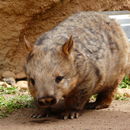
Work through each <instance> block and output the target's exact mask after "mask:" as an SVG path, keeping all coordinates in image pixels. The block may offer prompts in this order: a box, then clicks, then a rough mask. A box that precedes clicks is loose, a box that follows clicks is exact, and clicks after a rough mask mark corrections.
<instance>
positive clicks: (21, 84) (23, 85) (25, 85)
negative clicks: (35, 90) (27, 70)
mask: <svg viewBox="0 0 130 130" xmlns="http://www.w3.org/2000/svg"><path fill="white" fill-rule="evenodd" d="M16 86H18V88H19V90H20V91H26V90H28V83H27V81H24V80H23V81H18V82H17V83H16Z"/></svg>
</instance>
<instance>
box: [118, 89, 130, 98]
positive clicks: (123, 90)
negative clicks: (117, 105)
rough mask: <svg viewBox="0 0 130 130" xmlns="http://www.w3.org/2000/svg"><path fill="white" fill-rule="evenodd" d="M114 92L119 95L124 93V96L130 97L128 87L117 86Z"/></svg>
mask: <svg viewBox="0 0 130 130" xmlns="http://www.w3.org/2000/svg"><path fill="white" fill-rule="evenodd" d="M116 94H118V95H119V96H123V95H125V96H126V97H130V89H128V88H118V89H117V92H116Z"/></svg>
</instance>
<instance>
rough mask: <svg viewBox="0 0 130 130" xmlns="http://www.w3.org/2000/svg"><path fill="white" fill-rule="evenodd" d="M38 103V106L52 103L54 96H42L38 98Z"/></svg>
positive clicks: (54, 102) (54, 99)
mask: <svg viewBox="0 0 130 130" xmlns="http://www.w3.org/2000/svg"><path fill="white" fill-rule="evenodd" d="M38 104H39V105H40V106H47V105H54V104H56V98H55V97H42V98H39V99H38Z"/></svg>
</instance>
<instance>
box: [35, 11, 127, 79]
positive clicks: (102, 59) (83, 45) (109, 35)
mask: <svg viewBox="0 0 130 130" xmlns="http://www.w3.org/2000/svg"><path fill="white" fill-rule="evenodd" d="M70 36H72V37H73V41H74V49H75V50H78V51H79V52H80V53H82V54H83V55H85V56H86V57H89V59H90V60H91V62H93V64H95V65H96V66H97V67H98V68H99V69H101V70H100V71H101V72H103V73H104V74H107V77H109V76H110V75H111V73H113V76H117V71H119V69H120V68H122V67H123V68H125V66H126V64H127V62H128V61H127V58H128V48H129V47H128V41H127V38H126V36H125V35H124V32H123V31H122V29H121V27H120V26H119V25H118V24H117V22H115V20H113V19H110V18H109V17H108V16H106V15H103V14H99V13H96V12H80V13H77V14H75V15H72V16H70V17H69V18H68V19H66V20H65V21H63V22H61V23H60V24H59V25H58V26H56V27H55V28H54V29H53V30H51V31H49V32H46V33H45V34H44V35H43V36H41V37H40V38H39V40H37V42H36V45H42V43H44V45H43V47H47V48H49V49H51V48H56V47H57V46H61V45H63V44H64V43H65V41H66V40H67V39H68V38H69V37H70ZM113 71H115V73H114V72H113Z"/></svg>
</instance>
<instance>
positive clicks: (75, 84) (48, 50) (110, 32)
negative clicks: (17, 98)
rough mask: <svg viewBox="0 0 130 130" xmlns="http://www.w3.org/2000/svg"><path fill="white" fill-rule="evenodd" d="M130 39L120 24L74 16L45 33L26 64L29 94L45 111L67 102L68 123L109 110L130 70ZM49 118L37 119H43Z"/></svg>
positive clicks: (91, 15)
mask: <svg viewBox="0 0 130 130" xmlns="http://www.w3.org/2000/svg"><path fill="white" fill-rule="evenodd" d="M128 44H129V43H128V39H127V37H126V36H125V34H124V32H123V31H122V29H121V27H120V26H119V25H118V24H117V23H116V22H115V20H113V19H110V18H108V16H106V15H103V14H99V13H96V12H80V13H77V14H74V15H72V16H70V17H69V18H68V19H66V20H64V21H63V22H61V23H60V24H59V25H58V26H56V27H55V28H54V29H52V30H50V31H48V32H46V33H44V34H43V35H42V36H41V37H40V38H38V40H37V41H36V43H35V45H34V46H33V47H31V45H30V44H29V43H28V42H27V41H26V46H27V48H28V49H29V50H30V53H29V55H28V58H27V63H26V65H25V71H26V74H27V77H28V83H29V90H30V93H31V95H32V96H33V97H34V98H35V99H36V100H37V103H38V105H39V106H40V107H41V108H45V109H48V108H50V107H52V106H54V105H55V104H58V103H59V101H60V100H61V99H63V98H64V101H65V111H64V112H63V113H61V115H62V117H63V118H64V119H67V118H71V119H73V118H77V117H78V116H79V113H80V111H82V110H83V109H84V107H85V105H87V104H88V103H89V99H90V97H91V96H92V95H94V94H98V96H97V100H96V102H94V103H92V104H89V105H90V106H89V107H90V108H96V109H100V108H107V107H108V106H109V105H110V104H111V102H112V98H113V95H114V92H115V89H116V88H117V87H118V85H119V83H120V82H121V81H122V79H123V77H124V75H125V74H126V71H127V70H126V69H127V68H128V53H129V45H128ZM45 115H46V114H45V113H44V114H42V115H38V116H34V117H41V116H45Z"/></svg>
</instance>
